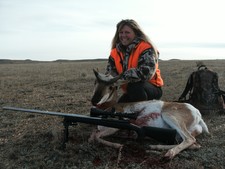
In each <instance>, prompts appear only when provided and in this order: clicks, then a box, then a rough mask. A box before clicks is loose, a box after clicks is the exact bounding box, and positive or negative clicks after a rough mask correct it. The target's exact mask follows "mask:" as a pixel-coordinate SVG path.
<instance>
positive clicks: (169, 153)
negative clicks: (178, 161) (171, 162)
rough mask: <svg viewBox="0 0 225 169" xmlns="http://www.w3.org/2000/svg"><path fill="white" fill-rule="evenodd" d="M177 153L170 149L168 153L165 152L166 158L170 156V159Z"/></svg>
mask: <svg viewBox="0 0 225 169" xmlns="http://www.w3.org/2000/svg"><path fill="white" fill-rule="evenodd" d="M175 155H176V154H175V152H174V150H172V149H171V150H169V151H168V152H167V153H166V154H165V156H164V157H165V158H168V159H172V158H173V157H174V156H175Z"/></svg>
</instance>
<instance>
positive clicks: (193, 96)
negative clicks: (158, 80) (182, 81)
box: [179, 65, 225, 114]
mask: <svg viewBox="0 0 225 169" xmlns="http://www.w3.org/2000/svg"><path fill="white" fill-rule="evenodd" d="M187 94H188V99H186V95H187ZM224 100H225V92H224V91H222V90H220V88H219V85H218V75H217V73H216V72H214V71H212V70H209V69H208V68H207V67H206V66H205V65H200V66H199V67H198V70H197V71H195V72H193V73H192V74H191V75H190V77H189V78H188V81H187V84H186V87H185V89H184V91H183V93H182V94H181V96H180V97H179V102H187V103H190V104H192V105H193V106H195V107H196V108H197V109H199V110H200V112H201V113H202V114H209V113H214V112H224V110H225V106H224Z"/></svg>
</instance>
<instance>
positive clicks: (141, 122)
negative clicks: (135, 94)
mask: <svg viewBox="0 0 225 169" xmlns="http://www.w3.org/2000/svg"><path fill="white" fill-rule="evenodd" d="M94 73H95V76H96V84H95V90H94V95H93V97H92V104H93V105H94V106H98V107H99V108H102V109H105V110H107V109H110V108H112V107H113V108H115V110H116V112H125V113H138V117H137V119H136V120H131V123H133V124H135V125H138V126H152V127H159V128H172V129H175V130H176V131H177V133H178V137H180V138H181V139H182V141H181V143H179V144H178V145H150V147H151V148H153V149H168V151H167V153H166V154H165V157H168V158H170V159H171V158H173V157H174V156H175V155H177V154H178V153H179V152H181V151H182V150H184V149H187V148H200V145H199V144H197V142H196V139H195V137H196V136H197V135H199V134H201V133H202V132H206V133H209V132H208V128H207V125H206V124H205V122H204V121H203V119H202V116H201V114H200V112H199V110H198V109H196V108H195V107H193V106H192V105H190V104H188V103H177V102H164V101H161V100H150V101H141V102H132V103H117V99H118V96H117V87H118V86H120V85H121V84H122V83H125V82H124V81H123V80H120V76H118V77H112V76H109V75H104V74H101V73H99V72H97V71H95V70H94ZM118 130H119V129H116V128H108V127H104V126H98V130H97V131H95V132H93V133H92V135H91V137H90V140H94V139H95V140H97V141H98V142H100V143H103V144H105V145H109V146H113V147H115V148H120V147H122V145H121V144H118V143H112V142H108V141H106V140H104V139H103V137H105V136H109V135H112V134H114V133H115V132H116V131H118Z"/></svg>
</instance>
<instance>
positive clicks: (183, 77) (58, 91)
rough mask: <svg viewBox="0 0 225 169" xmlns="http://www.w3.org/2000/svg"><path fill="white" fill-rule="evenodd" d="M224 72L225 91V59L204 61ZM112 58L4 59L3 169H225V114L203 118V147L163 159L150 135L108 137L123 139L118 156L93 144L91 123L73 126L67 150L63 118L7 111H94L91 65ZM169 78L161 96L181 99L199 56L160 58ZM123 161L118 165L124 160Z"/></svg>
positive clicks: (0, 82)
mask: <svg viewBox="0 0 225 169" xmlns="http://www.w3.org/2000/svg"><path fill="white" fill-rule="evenodd" d="M203 62H204V63H205V64H206V65H207V66H208V68H210V69H212V70H214V71H216V72H217V73H218V75H219V86H220V88H221V89H222V90H225V69H224V65H225V60H210V61H203ZM106 63H107V62H106V61H104V60H103V61H80V62H78V61H77V62H75V61H71V62H30V61H29V62H27V63H25V62H21V63H20V62H17V63H7V62H6V63H2V64H1V62H0V159H1V160H0V168H1V169H22V168H23V169H86V168H96V169H113V168H121V169H140V168H141V169H145V168H154V169H156V168H157V169H164V168H167V169H176V168H179V169H180V168H182V169H185V168H187V169H189V168H190V169H195V168H196V169H199V168H200V169H203V168H204V169H205V168H210V169H224V168H225V115H224V114H210V115H204V116H203V119H204V120H205V122H206V123H207V125H208V128H209V131H210V135H200V136H199V137H197V141H198V143H199V144H201V146H202V147H201V148H200V149H199V150H189V149H188V150H184V151H182V152H181V153H180V154H178V155H177V156H176V157H175V158H174V159H172V160H170V161H168V160H164V158H163V155H164V154H165V153H166V151H153V150H151V149H150V148H149V147H148V145H149V144H151V143H154V144H157V143H156V142H155V141H153V140H151V139H144V140H142V141H140V140H139V141H137V140H132V139H128V138H123V137H121V133H120V134H116V135H115V136H110V137H107V138H106V139H107V140H111V141H114V142H119V143H122V144H124V145H125V146H124V148H123V149H122V151H121V154H120V155H121V156H120V160H119V161H118V156H119V152H118V150H117V149H114V148H111V147H107V146H104V145H102V144H99V143H96V142H92V143H89V142H88V138H89V136H90V134H91V132H92V131H93V129H94V128H95V126H94V125H91V124H82V123H78V125H75V126H71V127H70V128H69V141H68V143H67V145H66V149H64V150H63V149H62V148H61V145H62V139H63V129H64V127H63V124H62V118H61V117H56V116H48V115H39V114H31V113H24V112H13V111H6V110H2V107H3V106H13V107H20V108H29V109H38V110H47V111H56V112H64V113H76V114H83V115H89V112H90V108H91V103H90V98H91V96H92V92H93V87H94V80H95V77H94V74H93V71H92V69H93V68H98V69H99V71H100V72H104V71H105V67H106ZM160 69H161V73H162V76H163V79H164V82H165V85H164V87H163V92H164V94H163V97H162V100H165V101H176V100H177V99H178V98H179V96H180V94H181V93H182V91H183V89H184V87H185V85H186V82H187V78H188V77H189V75H190V73H191V72H193V71H195V70H196V69H197V68H196V61H194V60H193V61H184V60H169V61H160ZM117 162H118V163H117Z"/></svg>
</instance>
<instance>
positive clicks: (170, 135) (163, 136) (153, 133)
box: [3, 107, 177, 148]
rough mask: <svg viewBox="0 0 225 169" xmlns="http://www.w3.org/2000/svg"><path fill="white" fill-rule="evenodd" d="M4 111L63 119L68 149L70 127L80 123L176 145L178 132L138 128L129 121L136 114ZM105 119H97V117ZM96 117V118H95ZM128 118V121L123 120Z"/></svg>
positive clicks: (7, 108) (64, 143)
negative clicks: (134, 133) (121, 130)
mask: <svg viewBox="0 0 225 169" xmlns="http://www.w3.org/2000/svg"><path fill="white" fill-rule="evenodd" d="M3 110H12V111H20V112H28V113H37V114H44V115H52V116H59V117H63V118H64V119H63V125H64V139H63V144H62V147H63V148H65V147H66V143H67V142H68V137H69V126H71V125H76V124H77V123H78V122H79V123H85V124H94V125H101V126H106V127H112V128H118V129H126V130H133V131H135V132H136V133H137V134H138V138H139V139H143V138H144V137H146V136H148V137H151V138H153V139H155V140H157V141H160V142H164V143H166V144H174V143H175V137H176V134H177V132H176V130H174V129H166V128H157V127H149V126H143V127H140V126H137V125H135V124H132V123H130V120H129V119H135V118H136V117H137V115H136V114H130V115H129V114H127V113H118V112H108V111H104V110H100V109H97V108H91V111H90V114H91V115H92V116H86V115H80V114H68V113H61V112H51V111H41V110H34V109H24V108H17V107H3ZM102 115H103V116H104V117H97V116H102ZM106 115H107V116H106ZM93 116H95V117H93ZM116 116H117V117H119V118H120V119H108V117H113V118H114V117H116ZM123 118H126V119H123Z"/></svg>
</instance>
